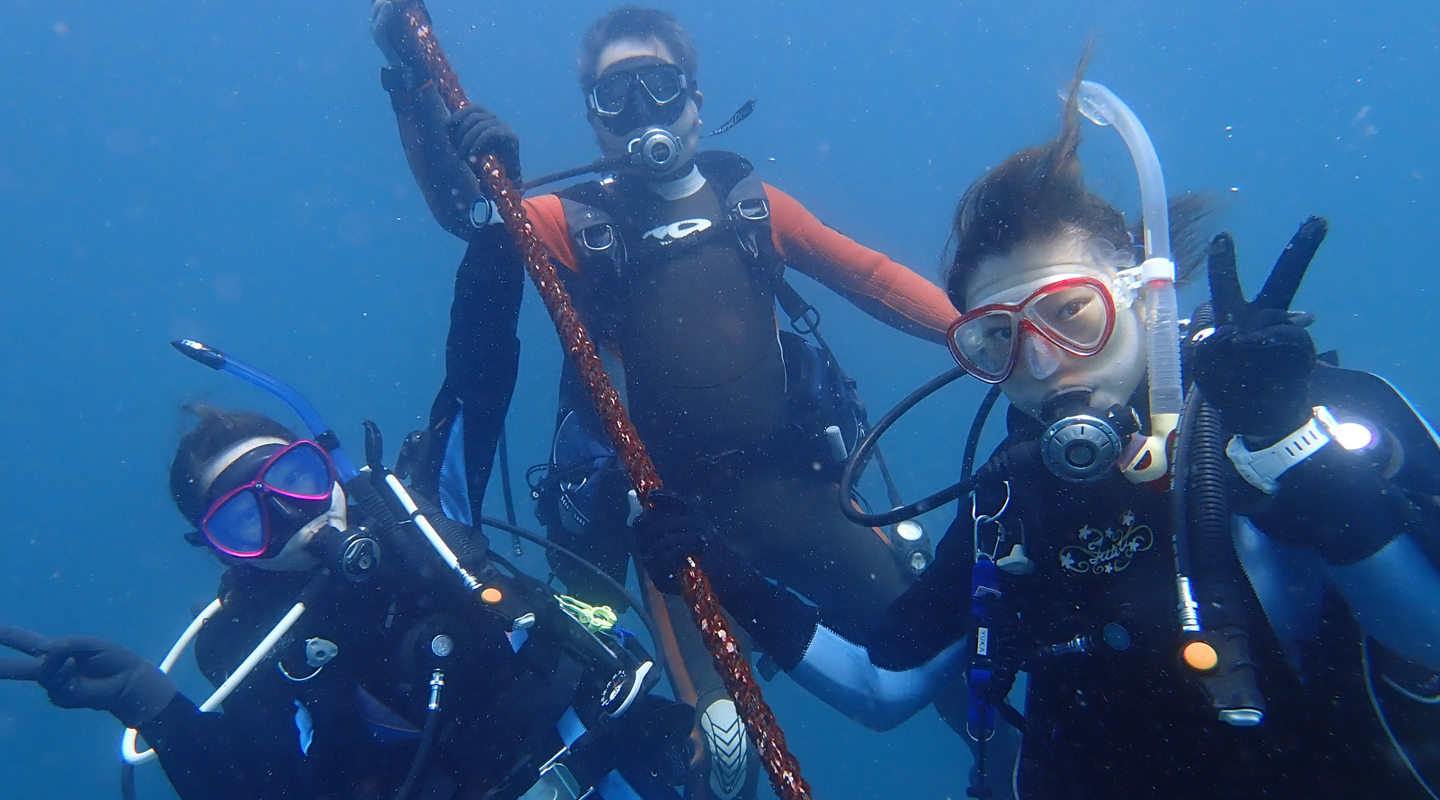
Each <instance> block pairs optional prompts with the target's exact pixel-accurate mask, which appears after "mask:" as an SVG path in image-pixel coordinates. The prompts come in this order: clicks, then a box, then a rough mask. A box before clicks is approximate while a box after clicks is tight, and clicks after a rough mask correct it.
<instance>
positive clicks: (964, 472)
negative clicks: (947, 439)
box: [960, 384, 1000, 480]
mask: <svg viewBox="0 0 1440 800" xmlns="http://www.w3.org/2000/svg"><path fill="white" fill-rule="evenodd" d="M999 399H1000V385H999V384H996V385H994V386H991V387H990V391H989V392H987V393H986V394H985V399H984V400H982V401H980V408H978V409H977V410H976V411H975V420H974V421H973V422H971V423H970V436H969V437H967V438H966V439H965V458H963V459H962V460H961V461H960V477H962V478H965V479H966V480H970V479H972V478H974V476H975V451H977V450H979V449H980V434H982V433H984V432H985V421H986V420H988V419H990V410H991V409H993V408H995V402H996V401H997V400H999Z"/></svg>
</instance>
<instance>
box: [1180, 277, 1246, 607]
mask: <svg viewBox="0 0 1440 800" xmlns="http://www.w3.org/2000/svg"><path fill="white" fill-rule="evenodd" d="M1214 324H1215V315H1214V313H1213V312H1212V311H1211V310H1210V306H1209V304H1208V303H1207V304H1204V305H1202V306H1200V307H1199V308H1198V309H1196V311H1195V316H1194V319H1193V320H1192V322H1191V328H1192V329H1197V330H1198V329H1202V328H1208V327H1211V326H1212V325H1214ZM1190 402H1192V403H1194V404H1196V407H1195V410H1194V421H1193V422H1192V423H1191V425H1190V430H1189V431H1187V432H1186V437H1185V438H1186V439H1187V440H1188V441H1186V442H1185V444H1186V445H1187V447H1186V448H1185V449H1186V456H1187V459H1186V462H1187V463H1186V464H1185V465H1184V466H1185V475H1184V476H1183V478H1182V479H1183V481H1184V482H1183V488H1184V494H1185V506H1186V519H1185V523H1186V528H1187V529H1188V531H1189V539H1190V547H1189V552H1188V553H1187V554H1186V555H1188V556H1189V564H1188V565H1187V568H1188V569H1189V570H1191V571H1192V572H1193V573H1194V574H1193V575H1192V576H1191V580H1192V581H1193V582H1194V584H1195V589H1196V593H1197V594H1198V595H1199V598H1200V602H1201V615H1202V616H1201V619H1202V622H1203V623H1204V624H1205V627H1207V628H1223V627H1232V626H1233V627H1241V626H1243V625H1244V623H1245V613H1244V609H1243V606H1242V603H1243V600H1242V599H1241V593H1240V592H1239V587H1240V586H1242V585H1243V582H1244V581H1245V575H1244V573H1243V571H1242V570H1241V567H1240V559H1239V557H1238V556H1237V555H1236V553H1235V535H1234V531H1233V529H1232V528H1231V521H1230V503H1229V500H1228V498H1227V496H1226V472H1227V470H1226V462H1227V461H1228V460H1229V458H1228V456H1226V455H1225V432H1224V428H1223V427H1222V426H1221V424H1220V412H1219V411H1217V410H1216V409H1215V407H1214V406H1212V405H1210V404H1209V403H1207V402H1206V401H1205V397H1204V395H1202V394H1200V391H1199V389H1198V388H1196V387H1194V386H1192V387H1191V389H1190Z"/></svg>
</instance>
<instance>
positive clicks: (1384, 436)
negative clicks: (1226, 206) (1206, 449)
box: [1188, 217, 1440, 669]
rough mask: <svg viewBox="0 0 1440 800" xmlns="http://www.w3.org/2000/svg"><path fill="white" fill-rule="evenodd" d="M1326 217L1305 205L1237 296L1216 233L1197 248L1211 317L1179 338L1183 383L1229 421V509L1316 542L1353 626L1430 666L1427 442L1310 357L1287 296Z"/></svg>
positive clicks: (1434, 576)
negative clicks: (1232, 479) (1205, 259)
mask: <svg viewBox="0 0 1440 800" xmlns="http://www.w3.org/2000/svg"><path fill="white" fill-rule="evenodd" d="M1325 231H1326V224H1325V221H1324V220H1323V219H1320V218H1318V217H1312V218H1310V219H1309V220H1308V221H1307V222H1306V223H1305V224H1304V225H1303V226H1301V228H1300V230H1299V232H1297V233H1296V234H1295V236H1294V238H1293V239H1291V241H1290V244H1289V245H1288V246H1287V247H1286V248H1285V251H1284V252H1283V253H1282V254H1281V256H1280V259H1279V260H1278V261H1277V262H1276V264H1275V268H1274V271H1273V272H1272V273H1271V275H1270V278H1269V280H1267V281H1266V283H1265V287H1264V288H1263V289H1262V290H1261V291H1260V294H1259V295H1257V296H1256V298H1255V299H1254V300H1252V301H1249V302H1247V301H1246V300H1245V298H1244V295H1243V293H1242V291H1241V288H1240V282H1239V279H1238V277H1237V276H1236V261H1235V247H1234V243H1233V241H1231V239H1230V237H1229V236H1228V235H1226V234H1221V235H1220V236H1218V237H1216V239H1215V241H1214V242H1213V243H1212V245H1211V251H1210V284H1211V292H1212V295H1213V297H1214V303H1215V312H1216V322H1217V325H1216V327H1215V328H1214V329H1213V330H1204V331H1198V332H1196V333H1195V334H1194V335H1193V336H1192V337H1191V341H1190V344H1189V345H1188V346H1189V348H1190V350H1191V357H1192V365H1193V372H1194V375H1195V381H1196V384H1197V385H1198V386H1199V387H1200V390H1201V391H1202V392H1203V393H1204V396H1205V399H1206V400H1207V401H1208V402H1210V403H1211V404H1213V405H1214V406H1215V407H1216V408H1217V409H1218V410H1219V411H1220V414H1221V419H1222V422H1223V423H1224V426H1225V428H1226V429H1227V430H1229V431H1231V432H1232V433H1234V434H1235V436H1234V438H1233V439H1231V440H1230V443H1229V445H1228V446H1227V447H1226V454H1227V455H1228V456H1229V458H1230V461H1231V462H1232V464H1233V465H1234V467H1235V469H1236V473H1238V476H1237V477H1238V479H1237V480H1236V485H1237V487H1238V489H1239V491H1238V492H1237V497H1238V498H1239V499H1240V502H1239V503H1238V504H1237V506H1236V509H1235V510H1236V511H1237V512H1238V513H1240V514H1241V515H1242V516H1244V517H1247V518H1248V519H1249V520H1250V521H1251V522H1252V523H1254V525H1255V527H1256V528H1258V529H1259V530H1260V531H1261V532H1263V533H1265V534H1267V535H1269V536H1271V537H1272V538H1274V539H1276V540H1277V541H1280V542H1282V543H1284V544H1290V545H1300V546H1302V547H1306V548H1311V549H1313V550H1315V551H1318V553H1319V555H1320V557H1321V559H1322V560H1323V561H1324V564H1325V571H1326V573H1327V577H1328V578H1329V580H1330V583H1331V584H1332V585H1333V586H1335V588H1337V589H1338V590H1339V591H1340V593H1341V594H1342V595H1343V596H1344V597H1345V600H1346V602H1347V604H1348V605H1349V606H1350V610H1351V611H1352V613H1354V614H1355V617H1356V619H1357V621H1359V622H1360V624H1361V626H1362V627H1364V629H1365V631H1366V632H1367V633H1368V634H1370V635H1371V636H1373V637H1375V638H1376V639H1378V640H1379V641H1380V642H1381V643H1382V644H1384V645H1385V646H1387V647H1389V648H1390V649H1392V650H1394V651H1396V652H1398V653H1400V654H1401V655H1403V656H1405V657H1406V658H1408V659H1411V660H1413V661H1415V662H1417V663H1419V664H1422V665H1424V666H1426V667H1428V668H1430V669H1440V603H1437V600H1440V570H1437V569H1436V565H1435V563H1434V561H1433V560H1432V559H1433V558H1434V554H1427V553H1426V551H1425V549H1424V545H1425V544H1427V543H1428V542H1430V541H1432V540H1434V538H1435V536H1436V534H1437V533H1440V514H1437V513H1435V511H1434V508H1435V504H1434V499H1435V497H1436V496H1437V494H1440V444H1437V441H1436V439H1435V436H1434V434H1433V431H1432V429H1431V428H1430V426H1429V424H1428V423H1427V422H1425V420H1424V419H1423V418H1422V417H1420V415H1419V414H1418V413H1417V412H1416V411H1415V410H1414V408H1413V407H1411V406H1410V405H1409V403H1408V402H1407V401H1405V400H1404V398H1403V397H1402V396H1400V395H1399V393H1398V392H1396V391H1395V390H1394V388H1393V387H1390V386H1389V385H1388V384H1386V383H1385V382H1384V381H1383V380H1381V379H1379V378H1377V377H1375V376H1373V375H1368V374H1366V373H1359V372H1351V371H1348V370H1340V369H1333V368H1330V367H1325V366H1323V365H1317V360H1316V355H1315V345H1314V342H1313V341H1312V340H1311V337H1310V334H1309V332H1308V331H1306V330H1305V329H1304V328H1303V327H1302V326H1301V324H1299V323H1303V322H1304V317H1303V316H1302V315H1296V314H1294V313H1292V312H1291V311H1290V302H1291V300H1292V298H1293V297H1294V295H1295V291H1296V289H1297V288H1298V287H1299V284H1300V280H1301V278H1302V277H1303V276H1304V274H1305V271H1306V269H1307V268H1308V267H1309V264H1310V260H1311V258H1312V257H1313V256H1314V254H1315V251H1316V249H1317V248H1318V247H1319V246H1320V242H1321V241H1322V240H1323V239H1324V238H1325Z"/></svg>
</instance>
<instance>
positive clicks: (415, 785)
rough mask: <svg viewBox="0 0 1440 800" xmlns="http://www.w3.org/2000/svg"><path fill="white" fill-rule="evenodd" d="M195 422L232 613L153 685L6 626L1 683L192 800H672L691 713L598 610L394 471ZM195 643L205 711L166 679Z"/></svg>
mask: <svg viewBox="0 0 1440 800" xmlns="http://www.w3.org/2000/svg"><path fill="white" fill-rule="evenodd" d="M192 410H193V412H194V414H195V416H196V418H197V422H196V424H195V425H194V427H193V428H192V429H191V430H190V431H189V432H188V433H187V434H186V435H185V436H184V438H183V439H182V440H181V442H180V445H179V449H178V452H177V453H176V456H175V460H174V462H173V464H172V467H171V471H170V487H171V493H172V496H173V498H174V500H175V504H176V506H177V507H178V508H179V510H180V512H181V513H182V514H183V515H184V516H185V518H186V519H187V520H188V521H189V522H190V523H191V524H193V525H194V526H195V530H194V531H193V532H191V533H189V534H187V535H186V538H187V540H189V541H190V542H191V544H194V545H196V546H199V547H204V548H207V549H208V550H209V551H210V552H211V553H213V554H214V555H215V556H217V557H218V558H220V560H221V561H223V562H224V563H225V564H227V565H228V567H229V568H228V569H227V570H226V572H225V573H224V575H223V577H222V578H221V583H220V589H219V596H218V599H216V600H215V601H214V602H212V603H211V604H210V606H209V607H207V608H206V609H205V611H204V612H202V613H201V614H200V616H199V617H198V618H197V619H196V621H195V623H194V624H192V625H191V626H190V629H189V630H188V631H187V632H186V635H185V637H182V639H181V641H180V642H178V643H177V644H176V646H175V648H174V649H173V650H172V651H171V654H170V656H169V657H167V658H166V660H165V661H164V662H163V663H162V666H161V667H160V668H157V667H156V666H155V665H153V664H151V663H150V662H148V661H146V660H144V659H142V658H141V657H140V656H138V655H136V654H135V653H133V652H131V651H129V650H127V649H126V648H124V647H122V646H120V645H118V644H114V643H112V642H108V641H105V640H103V639H98V638H93V637H61V638H55V639H47V638H45V637H41V636H38V635H36V634H34V633H31V632H29V631H24V630H20V629H16V628H0V644H3V645H5V646H7V647H10V648H13V649H15V650H19V651H21V652H23V653H25V654H27V655H28V656H30V657H29V658H9V659H0V677H3V678H6V679H10V680H30V681H35V682H36V683H39V684H40V685H41V686H43V687H44V688H45V689H46V691H47V692H48V693H49V696H50V699H51V701H52V702H53V703H54V704H56V705H58V706H61V707H63V708H80V707H84V708H93V709H98V710H103V711H108V712H110V713H111V714H113V715H114V716H115V717H116V718H117V719H119V720H120V722H121V723H122V724H124V725H126V726H127V727H128V728H130V729H131V730H130V731H128V732H127V735H126V738H125V742H124V745H125V746H124V748H123V749H124V751H125V754H126V757H127V761H129V762H130V763H132V764H133V763H139V762H142V761H144V760H147V759H148V758H154V757H155V756H158V759H159V762H160V764H161V766H162V767H163V768H164V769H165V772H166V774H167V776H168V777H169V779H170V781H171V783H172V785H173V786H174V787H175V790H176V792H177V793H178V794H179V796H180V797H182V798H208V799H211V800H213V799H214V798H261V797H263V798H284V797H296V798H298V797H320V796H324V797H335V798H339V797H354V798H375V797H396V798H481V797H485V798H525V800H575V798H578V797H580V796H581V795H584V794H586V792H587V790H589V789H591V788H592V787H593V789H594V790H595V792H596V793H597V794H598V796H601V797H604V798H607V800H619V799H620V798H625V799H626V800H633V799H634V798H655V799H659V798H667V797H668V798H677V800H678V793H677V792H676V791H675V789H673V788H671V786H672V785H678V784H679V783H681V782H682V781H683V780H684V777H685V774H686V765H687V763H688V761H689V758H690V750H691V745H690V742H689V739H688V737H689V732H690V728H691V725H692V719H693V714H694V712H693V709H691V708H690V707H688V706H683V705H679V704H676V703H674V702H672V701H670V700H666V699H662V698H659V697H655V696H653V695H650V694H648V690H649V689H650V688H651V687H652V686H653V685H654V684H655V683H656V681H657V680H658V676H657V675H656V674H655V672H654V671H652V670H653V667H654V664H653V662H652V661H651V660H650V658H649V657H648V656H647V655H646V654H645V652H644V650H643V649H642V648H641V647H640V646H639V645H638V644H637V642H636V640H635V638H634V637H633V636H632V635H630V634H629V633H628V632H625V631H624V630H623V629H621V628H618V627H615V626H614V624H613V623H614V617H613V615H610V613H609V611H608V610H607V609H598V608H593V607H589V606H587V605H585V604H583V603H581V602H579V601H576V600H574V599H573V598H568V597H560V598H557V597H556V596H555V595H554V594H553V592H551V591H549V590H548V588H547V587H545V586H544V585H543V584H540V583H539V582H538V581H534V580H532V579H527V578H526V577H525V576H523V575H522V574H519V573H512V574H502V573H500V572H499V571H497V570H495V569H494V565H493V564H491V563H490V562H489V558H493V557H494V556H493V554H492V556H490V557H487V556H486V553H485V550H486V544H485V541H484V538H483V536H481V535H480V534H479V533H477V532H475V531H473V530H471V529H469V528H466V527H464V526H461V525H459V524H458V523H455V522H453V521H450V520H447V519H445V518H444V517H443V516H442V515H440V514H439V513H438V512H436V510H435V509H434V508H433V507H432V506H430V505H429V503H428V502H427V501H425V500H424V499H423V498H420V499H418V500H415V501H414V502H415V503H418V504H419V505H418V507H417V506H416V505H413V504H407V502H406V501H405V500H403V499H401V498H402V497H403V498H408V497H409V494H408V492H404V491H403V489H394V490H392V489H386V488H384V487H385V486H388V485H389V484H390V483H391V482H392V481H393V482H394V485H395V486H399V485H400V484H399V482H398V481H397V480H395V479H394V476H393V475H391V474H390V473H388V471H386V470H384V469H383V467H381V468H378V469H377V468H376V465H374V464H372V465H371V466H370V467H369V468H367V469H366V470H364V471H360V472H359V473H358V475H356V476H355V477H353V478H351V479H349V480H343V479H342V477H341V474H342V472H344V471H347V470H344V469H343V468H342V466H341V464H342V459H341V457H340V456H339V455H338V451H337V450H336V449H335V448H334V445H335V444H336V443H335V441H334V439H333V436H334V434H333V433H332V434H329V436H328V437H327V436H324V435H321V436H317V437H316V439H318V440H319V441H316V439H299V438H297V437H296V436H294V435H293V434H292V433H291V432H290V431H288V430H287V429H286V428H285V427H283V426H282V425H280V423H278V422H276V421H274V420H273V419H270V418H268V417H265V416H263V415H261V414H257V413H228V412H224V411H220V410H216V409H214V408H210V407H197V408H194V409H192ZM326 445H330V446H331V449H330V450H328V451H327V449H326ZM369 449H370V443H369V442H367V450H369ZM376 450H378V439H377V440H376ZM332 459H333V460H332ZM377 460H378V453H377ZM343 463H344V464H345V465H347V466H348V459H344V462H343ZM348 471H349V472H354V468H353V467H349V468H348ZM342 480H343V484H344V485H343V486H342ZM407 508H408V509H409V510H408V511H407ZM422 532H423V535H422ZM431 534H434V535H435V536H436V537H438V538H439V539H440V540H441V542H442V543H443V546H434V547H432V546H431V545H429V544H427V543H426V538H427V537H429V536H430V535H431ZM445 553H450V554H451V555H450V556H449V557H443V556H444V554H445ZM452 572H455V573H464V574H468V575H470V576H472V579H473V580H475V581H476V584H477V586H478V585H483V587H484V588H483V589H482V590H476V587H475V586H466V585H462V584H461V583H460V582H459V581H457V580H447V578H449V577H450V576H449V575H447V574H446V573H452ZM277 620H278V623H277ZM197 631H198V633H197ZM192 639H193V641H194V644H195V652H196V661H197V662H198V665H199V668H200V671H201V672H202V674H204V675H205V677H206V678H207V679H208V680H209V681H210V682H211V683H212V684H213V685H214V686H216V687H217V691H216V693H215V695H214V696H212V697H211V698H210V699H209V700H207V701H205V702H204V703H202V704H201V705H199V706H197V705H196V703H195V702H194V701H192V700H191V699H190V698H188V697H186V696H185V695H184V694H183V693H181V692H179V691H177V690H176V686H175V684H174V683H172V682H171V680H170V678H169V677H167V675H166V674H165V672H168V670H169V669H170V667H171V666H173V664H174V663H175V661H176V659H177V658H178V657H179V655H180V654H181V653H182V652H183V649H184V647H185V646H186V645H187V644H188V643H189V641H191V640H192ZM221 710H223V713H214V712H217V711H221ZM137 730H138V735H139V736H141V737H143V738H144V740H145V742H148V744H149V745H150V746H151V747H152V748H153V751H151V750H137V748H136V738H135V737H136V735H137Z"/></svg>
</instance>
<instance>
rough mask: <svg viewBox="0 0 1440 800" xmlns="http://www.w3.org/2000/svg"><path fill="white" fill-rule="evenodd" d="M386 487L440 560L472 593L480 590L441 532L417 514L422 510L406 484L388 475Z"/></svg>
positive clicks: (423, 516) (473, 577) (476, 581)
mask: <svg viewBox="0 0 1440 800" xmlns="http://www.w3.org/2000/svg"><path fill="white" fill-rule="evenodd" d="M385 485H386V486H389V487H390V491H392V492H394V493H395V498H396V499H397V500H399V501H400V505H401V506H403V507H404V509H405V513H406V514H409V515H410V518H411V519H413V520H415V526H416V527H418V528H419V529H420V532H421V533H423V534H425V538H426V540H428V541H429V542H430V546H431V547H433V548H435V552H437V553H439V554H440V558H441V559H442V560H444V562H445V564H446V566H448V567H450V569H452V570H454V571H455V572H456V573H457V574H459V576H460V578H461V580H463V581H465V585H466V586H468V587H469V588H470V590H471V591H474V590H476V589H479V588H480V582H479V581H478V580H476V579H475V576H474V575H471V574H470V573H469V572H468V571H466V569H465V568H464V567H462V566H460V559H459V558H458V557H456V555H455V551H454V550H451V549H450V545H448V544H445V540H444V539H442V538H440V532H439V531H437V530H435V526H434V525H431V524H430V520H428V519H426V518H425V515H424V514H419V513H416V512H418V511H419V510H420V507H419V506H417V505H415V500H414V499H413V498H411V497H410V492H409V491H408V490H406V489H405V484H403V483H401V482H400V479H399V478H397V477H395V476H394V475H386V476H385Z"/></svg>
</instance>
